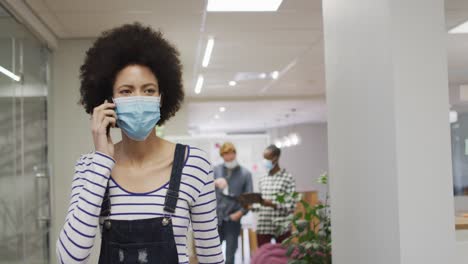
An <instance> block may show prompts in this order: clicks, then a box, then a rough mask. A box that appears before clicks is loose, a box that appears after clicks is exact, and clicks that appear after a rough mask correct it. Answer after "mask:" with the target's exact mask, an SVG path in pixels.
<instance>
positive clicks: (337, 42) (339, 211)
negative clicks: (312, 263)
mask: <svg viewBox="0 0 468 264" xmlns="http://www.w3.org/2000/svg"><path fill="white" fill-rule="evenodd" d="M323 10H324V13H323V15H324V36H325V64H326V78H327V104H328V125H329V127H328V133H329V166H330V183H331V187H330V188H331V201H332V230H333V236H332V237H333V264H381V263H385V264H387V263H388V264H397V263H401V264H441V263H447V264H449V263H450V264H452V263H455V260H454V249H455V232H454V231H455V230H454V209H453V195H452V173H451V157H450V155H451V154H450V134H449V120H448V109H449V106H448V87H447V86H448V85H447V62H446V59H447V58H446V34H447V33H446V29H445V20H444V1H443V0H325V1H323Z"/></svg>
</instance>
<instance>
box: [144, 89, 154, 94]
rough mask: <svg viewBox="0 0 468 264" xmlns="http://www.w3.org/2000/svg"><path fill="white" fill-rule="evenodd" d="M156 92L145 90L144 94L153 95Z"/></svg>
mask: <svg viewBox="0 0 468 264" xmlns="http://www.w3.org/2000/svg"><path fill="white" fill-rule="evenodd" d="M155 92H156V90H155V89H148V90H145V93H147V94H154V93H155Z"/></svg>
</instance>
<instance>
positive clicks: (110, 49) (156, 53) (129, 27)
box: [80, 23, 184, 125]
mask: <svg viewBox="0 0 468 264" xmlns="http://www.w3.org/2000/svg"><path fill="white" fill-rule="evenodd" d="M128 65H141V66H146V67H148V68H149V69H150V70H151V71H152V73H153V74H154V75H155V76H156V78H157V80H158V85H159V92H160V94H161V98H162V101H161V102H162V104H161V120H160V121H159V122H158V124H159V125H162V124H164V122H166V121H167V120H168V119H169V118H171V117H172V116H174V114H175V113H176V112H177V111H178V110H179V108H180V106H181V104H182V101H183V100H184V90H183V85H182V64H181V63H180V60H179V52H178V51H177V49H176V48H175V47H174V46H173V45H172V44H171V43H169V41H167V40H166V39H165V38H164V37H163V35H162V33H161V32H160V31H155V30H153V29H151V28H150V27H145V26H142V25H141V24H139V23H133V24H126V25H123V26H120V27H117V28H114V29H111V30H108V31H105V32H103V33H102V35H101V36H100V37H99V38H98V39H97V40H96V41H95V42H94V44H93V46H92V47H91V48H90V49H89V50H88V51H87V52H86V58H85V61H84V64H83V65H82V66H81V68H80V79H81V87H80V93H81V99H80V103H81V104H82V105H83V106H84V108H85V110H86V112H87V113H88V114H92V112H93V109H94V108H95V107H96V106H99V105H101V104H102V103H104V100H106V99H107V100H109V99H110V98H112V95H113V85H114V82H115V78H116V76H117V74H118V72H119V71H121V70H122V69H123V68H125V67H127V66H128Z"/></svg>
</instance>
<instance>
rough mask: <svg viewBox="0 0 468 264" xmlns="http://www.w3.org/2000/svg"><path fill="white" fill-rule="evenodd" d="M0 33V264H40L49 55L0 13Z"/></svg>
mask: <svg viewBox="0 0 468 264" xmlns="http://www.w3.org/2000/svg"><path fill="white" fill-rule="evenodd" d="M0 29H1V30H0V66H1V67H2V69H3V70H2V71H0V263H1V264H3V263H5V264H6V263H9V264H11V263H33V264H39V263H41V264H42V263H44V264H45V263H48V262H49V256H48V252H49V242H48V238H47V237H48V226H49V210H50V208H49V204H50V202H49V179H48V171H47V147H46V143H47V129H46V122H47V116H46V114H47V112H46V105H47V104H46V102H47V63H48V56H49V53H48V51H47V50H46V49H45V48H44V47H43V45H42V44H41V43H40V42H38V41H37V40H36V39H35V38H34V37H33V36H32V35H31V34H30V33H29V32H28V31H27V30H26V29H25V28H24V27H23V26H22V25H21V24H19V23H18V22H17V21H16V20H15V19H14V18H13V17H11V16H10V15H9V14H8V13H7V12H6V11H5V10H4V9H2V8H1V7H0ZM8 72H10V73H12V74H14V75H16V76H20V77H21V80H20V81H17V80H15V78H12V75H11V74H8Z"/></svg>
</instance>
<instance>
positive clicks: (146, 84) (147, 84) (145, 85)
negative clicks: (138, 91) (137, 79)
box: [142, 83, 158, 88]
mask: <svg viewBox="0 0 468 264" xmlns="http://www.w3.org/2000/svg"><path fill="white" fill-rule="evenodd" d="M148 86H154V87H158V85H157V84H156V83H145V84H143V85H142V87H143V88H145V87H148Z"/></svg>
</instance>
